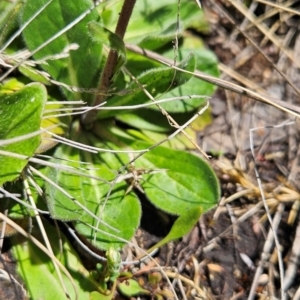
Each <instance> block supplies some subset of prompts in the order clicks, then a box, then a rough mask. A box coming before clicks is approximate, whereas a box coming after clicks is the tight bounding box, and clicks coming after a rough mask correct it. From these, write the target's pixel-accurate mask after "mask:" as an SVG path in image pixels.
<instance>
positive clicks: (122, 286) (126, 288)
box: [118, 279, 151, 297]
mask: <svg viewBox="0 0 300 300" xmlns="http://www.w3.org/2000/svg"><path fill="white" fill-rule="evenodd" d="M118 290H119V291H120V292H121V293H122V294H123V295H125V296H127V297H133V296H137V295H150V294H151V293H150V292H149V291H147V290H145V289H143V288H142V287H141V286H140V285H139V284H138V283H137V281H135V280H134V279H128V280H125V281H122V282H120V283H119V284H118Z"/></svg>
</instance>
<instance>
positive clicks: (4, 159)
mask: <svg viewBox="0 0 300 300" xmlns="http://www.w3.org/2000/svg"><path fill="white" fill-rule="evenodd" d="M46 100H47V93H46V89H45V87H44V86H43V85H42V84H39V83H32V84H29V85H27V86H25V87H24V88H23V89H21V90H19V91H18V92H15V93H13V94H0V140H7V139H11V138H15V137H21V136H22V135H25V134H29V133H33V132H35V131H38V130H39V129H40V125H41V119H42V113H43V110H44V105H45V102H46ZM40 142H41V137H40V136H35V137H32V138H29V139H26V140H23V141H19V142H15V143H12V144H9V145H5V146H1V141H0V149H1V150H5V151H8V152H12V153H19V154H22V155H26V156H28V157H30V156H32V155H33V154H34V153H35V151H36V149H37V148H38V146H39V144H40ZM26 164H27V161H26V160H21V159H17V158H13V157H8V156H3V155H1V156H0V165H1V169H0V186H1V185H2V184H3V183H5V182H7V181H12V180H14V179H16V178H17V177H18V176H19V175H20V173H21V172H22V170H23V169H24V167H25V166H26Z"/></svg>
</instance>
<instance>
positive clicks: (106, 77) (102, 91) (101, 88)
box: [82, 0, 136, 127]
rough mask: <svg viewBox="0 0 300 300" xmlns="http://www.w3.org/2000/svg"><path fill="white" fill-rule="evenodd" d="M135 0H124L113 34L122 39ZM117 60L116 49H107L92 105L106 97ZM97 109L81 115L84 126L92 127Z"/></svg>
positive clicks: (99, 102) (96, 104)
mask: <svg viewBox="0 0 300 300" xmlns="http://www.w3.org/2000/svg"><path fill="white" fill-rule="evenodd" d="M135 2H136V0H125V1H124V4H123V6H122V10H121V12H120V17H119V20H118V24H117V27H116V30H115V34H116V35H118V36H119V37H120V38H121V39H122V40H123V38H124V35H125V32H126V29H127V26H128V23H129V20H130V17H131V14H132V11H133V8H134V5H135ZM117 62H118V53H117V51H115V50H113V49H111V50H110V51H109V54H108V57H107V60H106V63H105V66H104V69H103V72H102V75H101V78H100V82H99V85H98V88H97V96H96V99H95V101H94V103H93V106H94V107H96V106H98V105H100V104H101V103H103V102H104V101H105V99H106V94H107V93H108V90H109V87H110V85H111V83H112V81H111V79H112V77H113V75H114V71H115V67H116V65H117ZM96 117H97V110H90V111H89V112H87V113H86V114H84V115H83V117H82V123H83V124H84V125H85V126H86V127H92V124H93V123H94V121H95V120H96Z"/></svg>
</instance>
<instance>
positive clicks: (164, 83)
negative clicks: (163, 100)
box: [98, 53, 195, 119]
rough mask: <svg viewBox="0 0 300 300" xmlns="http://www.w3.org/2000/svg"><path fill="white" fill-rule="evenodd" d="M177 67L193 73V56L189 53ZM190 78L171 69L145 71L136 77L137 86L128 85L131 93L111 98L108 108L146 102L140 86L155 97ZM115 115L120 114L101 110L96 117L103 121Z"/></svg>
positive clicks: (135, 84) (147, 99) (134, 83)
mask: <svg viewBox="0 0 300 300" xmlns="http://www.w3.org/2000/svg"><path fill="white" fill-rule="evenodd" d="M179 67H180V68H182V69H184V70H187V71H189V72H193V71H194V69H195V58H194V55H193V54H192V53H190V54H189V55H188V56H187V58H186V59H185V60H184V61H182V62H181V63H180V64H179ZM190 78H191V75H190V74H186V73H184V72H179V71H175V70H174V69H172V68H157V69H153V70H149V71H146V72H145V73H144V74H142V75H141V76H139V77H137V81H138V82H139V84H137V83H136V82H132V83H131V84H130V85H129V87H128V89H129V90H133V93H131V94H128V95H125V96H115V97H113V98H111V99H110V100H109V106H122V105H135V104H142V103H145V102H148V101H149V98H148V97H147V95H146V94H145V93H144V91H143V90H141V88H140V85H142V86H145V88H146V89H147V91H149V92H150V93H151V95H152V96H153V97H155V96H156V95H158V94H162V93H165V92H166V91H168V90H172V89H174V88H176V87H178V86H181V85H183V84H185V83H186V82H187V81H188V80H189V79H190ZM116 114H120V111H114V110H102V111H100V112H99V113H98V117H99V118H100V119H103V118H108V117H110V116H114V115H116Z"/></svg>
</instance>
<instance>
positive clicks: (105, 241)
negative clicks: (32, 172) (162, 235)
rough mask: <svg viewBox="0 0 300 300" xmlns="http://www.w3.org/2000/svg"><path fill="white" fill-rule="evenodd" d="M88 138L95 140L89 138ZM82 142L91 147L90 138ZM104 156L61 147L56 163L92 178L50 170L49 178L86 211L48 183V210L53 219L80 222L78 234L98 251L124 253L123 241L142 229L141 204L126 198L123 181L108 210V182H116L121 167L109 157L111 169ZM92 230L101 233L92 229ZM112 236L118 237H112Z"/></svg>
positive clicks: (127, 196)
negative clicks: (121, 249)
mask: <svg viewBox="0 0 300 300" xmlns="http://www.w3.org/2000/svg"><path fill="white" fill-rule="evenodd" d="M85 135H86V133H85ZM88 138H91V139H93V138H92V136H89V135H88ZM79 141H80V142H85V143H89V141H88V139H87V138H86V136H85V137H83V136H82V137H80V140H79ZM93 146H100V147H101V146H102V147H101V148H103V145H101V144H99V145H98V144H97V142H95V141H94V140H93ZM103 155H104V154H101V155H100V154H94V153H89V152H84V151H80V150H78V149H74V148H73V149H71V148H69V147H66V146H61V147H59V148H58V150H57V151H56V152H55V154H54V156H55V157H56V158H58V159H55V160H53V161H55V162H56V163H58V161H59V159H63V160H62V161H60V162H59V164H60V165H67V166H71V167H73V168H76V170H77V171H78V170H79V168H80V169H81V170H84V169H85V170H84V172H85V174H86V175H87V176H91V177H92V178H89V177H85V176H79V175H78V174H72V172H67V171H64V170H59V169H54V168H49V169H48V172H47V176H48V177H49V178H50V179H51V180H52V181H53V182H55V183H56V184H57V185H59V186H60V187H61V188H63V189H64V190H65V191H66V192H67V193H68V194H70V195H71V196H72V197H73V198H74V199H76V200H77V201H78V202H79V203H81V204H82V205H83V206H84V207H85V208H81V207H79V206H78V205H77V204H76V203H75V202H74V201H73V200H72V199H70V198H69V197H67V196H66V195H64V194H63V193H62V192H61V191H60V190H58V189H57V188H55V187H54V186H53V185H51V184H49V183H46V191H47V194H48V207H49V210H50V213H51V215H52V217H53V218H56V219H61V220H76V221H77V222H76V225H75V227H76V229H77V230H78V232H79V233H80V234H81V235H82V236H83V237H85V238H86V239H87V240H88V241H89V242H91V243H93V245H95V246H96V247H98V248H100V249H104V250H107V249H109V248H114V249H120V248H121V247H122V246H123V245H124V241H121V240H120V239H119V238H122V239H126V240H128V239H130V238H131V237H132V236H133V234H134V233H135V230H136V229H137V227H138V225H139V221H140V215H141V209H140V203H139V201H138V199H137V197H136V196H135V195H134V194H133V193H129V194H127V195H126V194H125V192H126V189H127V185H126V182H125V181H123V182H120V183H117V184H115V185H114V186H113V189H112V191H111V194H110V196H109V197H108V201H107V203H106V204H105V206H104V203H105V200H106V196H107V194H108V192H109V190H110V187H111V185H110V184H109V183H108V182H106V181H113V180H114V178H115V177H116V171H117V170H118V169H119V168H120V167H121V163H120V161H118V160H117V158H116V157H115V156H114V155H112V154H109V156H112V158H110V159H109V162H110V163H111V165H108V162H107V161H108V158H107V159H105V160H104V159H103ZM84 163H85V164H84ZM86 163H88V164H86ZM97 178H98V180H97ZM106 224H108V225H109V226H107V225H106ZM91 226H94V227H96V228H98V229H99V230H100V231H97V230H95V229H92V228H91ZM112 228H113V229H112ZM114 229H115V230H114ZM106 233H107V234H106ZM109 234H110V235H114V236H109ZM94 237H95V238H94Z"/></svg>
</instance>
